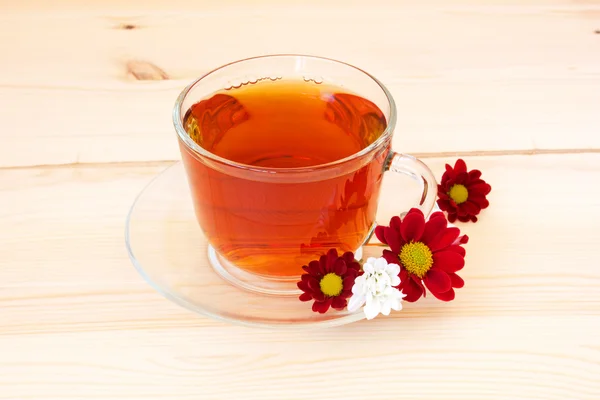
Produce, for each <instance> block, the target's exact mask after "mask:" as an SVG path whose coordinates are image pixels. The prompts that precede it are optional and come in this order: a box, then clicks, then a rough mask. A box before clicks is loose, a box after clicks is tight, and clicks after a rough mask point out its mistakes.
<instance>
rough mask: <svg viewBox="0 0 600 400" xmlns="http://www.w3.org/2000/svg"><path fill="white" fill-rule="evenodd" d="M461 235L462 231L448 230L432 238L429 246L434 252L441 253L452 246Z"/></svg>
mask: <svg viewBox="0 0 600 400" xmlns="http://www.w3.org/2000/svg"><path fill="white" fill-rule="evenodd" d="M458 235H460V229H458V228H454V227H451V228H446V229H444V230H443V231H441V232H440V233H439V234H437V235H436V236H435V237H434V238H432V239H431V240H430V241H429V243H428V244H427V246H428V247H429V249H430V250H431V251H432V252H436V251H439V250H441V249H443V248H445V247H448V246H450V245H451V244H452V243H453V242H454V241H455V240H456V238H457V237H458Z"/></svg>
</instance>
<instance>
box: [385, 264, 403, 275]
mask: <svg viewBox="0 0 600 400" xmlns="http://www.w3.org/2000/svg"><path fill="white" fill-rule="evenodd" d="M387 271H388V274H390V275H392V276H398V274H400V266H399V265H398V264H388V266H387Z"/></svg>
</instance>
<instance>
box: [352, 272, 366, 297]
mask: <svg viewBox="0 0 600 400" xmlns="http://www.w3.org/2000/svg"><path fill="white" fill-rule="evenodd" d="M365 283H366V282H365V276H364V275H361V276H359V277H358V278H356V280H355V281H354V285H352V293H354V294H358V293H364V292H365V291H366V287H365Z"/></svg>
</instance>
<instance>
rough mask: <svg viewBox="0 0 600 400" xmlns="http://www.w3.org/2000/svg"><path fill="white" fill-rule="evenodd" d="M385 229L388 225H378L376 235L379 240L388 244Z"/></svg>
mask: <svg viewBox="0 0 600 400" xmlns="http://www.w3.org/2000/svg"><path fill="white" fill-rule="evenodd" d="M385 229H386V227H385V226H383V225H379V226H376V227H375V236H376V237H377V240H379V241H380V242H381V243H384V244H387V240H386V239H385Z"/></svg>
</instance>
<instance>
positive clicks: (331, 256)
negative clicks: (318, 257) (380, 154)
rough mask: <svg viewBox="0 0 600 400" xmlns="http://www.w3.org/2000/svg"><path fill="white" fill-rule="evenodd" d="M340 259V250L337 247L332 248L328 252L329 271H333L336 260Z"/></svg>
mask: <svg viewBox="0 0 600 400" xmlns="http://www.w3.org/2000/svg"><path fill="white" fill-rule="evenodd" d="M337 259H338V252H337V250H336V249H330V250H329V251H328V252H327V272H331V271H332V270H333V268H334V266H335V262H336V260H337Z"/></svg>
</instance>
